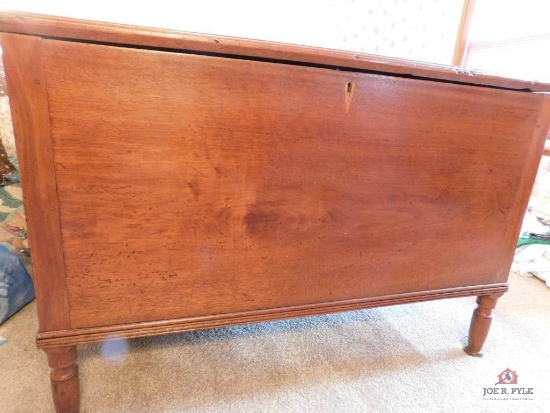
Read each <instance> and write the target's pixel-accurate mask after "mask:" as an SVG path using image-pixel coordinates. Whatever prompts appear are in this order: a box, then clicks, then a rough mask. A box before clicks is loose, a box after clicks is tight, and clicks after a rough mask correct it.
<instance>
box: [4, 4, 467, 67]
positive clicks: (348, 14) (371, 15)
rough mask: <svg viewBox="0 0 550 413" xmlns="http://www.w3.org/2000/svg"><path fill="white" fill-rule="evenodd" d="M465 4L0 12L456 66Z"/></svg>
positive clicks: (32, 7) (29, 7)
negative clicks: (298, 45)
mask: <svg viewBox="0 0 550 413" xmlns="http://www.w3.org/2000/svg"><path fill="white" fill-rule="evenodd" d="M462 3H463V0H340V1H338V0H271V1H267V0H263V1H259V0H258V1H250V0H226V1H223V0H195V1H179V2H176V1H174V0H155V1H147V2H141V1H139V0H136V1H116V0H111V1H108V0H94V1H78V0H73V1H70V0H0V8H4V9H14V10H23V11H31V12H35V13H44V14H54V15H62V16H68V17H78V18H84V19H90V20H102V21H110V22H118V23H129V24H135V25H144V26H152V27H162V28H169V29H177V30H183V31H192V32H200V33H211V34H217V35H226V36H238V37H246V38H255V39H262V40H273V41H281V42H287V43H297V44H303V45H311V46H320V47H329V48H336V49H345V50H351V51H357V52H365V53H373V54H382V55H387V56H395V57H401V58H408V59H414V60H423V61H429V62H437V63H447V64H450V63H451V60H452V55H453V51H454V44H455V39H456V34H457V30H458V25H459V21H460V15H461V10H462Z"/></svg>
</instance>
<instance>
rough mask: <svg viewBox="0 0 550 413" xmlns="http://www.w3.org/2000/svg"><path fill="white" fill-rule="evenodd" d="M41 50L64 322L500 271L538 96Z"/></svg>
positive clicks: (169, 313) (109, 52)
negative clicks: (67, 311) (62, 265)
mask: <svg viewBox="0 0 550 413" xmlns="http://www.w3.org/2000/svg"><path fill="white" fill-rule="evenodd" d="M44 44H45V49H44V54H45V60H46V72H47V79H48V95H49V102H50V114H51V127H52V139H53V145H54V153H55V168H56V177H57V185H58V193H59V204H60V214H61V226H62V233H63V248H64V254H65V262H66V271H67V286H68V290H69V301H70V307H71V323H72V327H73V328H85V327H92V326H101V325H111V324H118V323H130V322H142V321H154V320H164V319H172V318H183V317H195V316H204V315H209V314H222V313H238V312H243V311H253V310H259V309H265V308H279V307H291V306H297V305H308V304H315V303H327V302H338V301H344V300H353V299H360V298H369V297H377V296H383V295H387V294H402V293H411V292H422V291H426V290H438V289H445V288H455V287H466V286H475V285H486V284H495V283H503V282H506V279H507V276H508V270H509V268H507V267H506V266H505V261H504V260H503V251H508V250H509V247H510V245H512V244H514V243H515V242H516V240H515V239H512V238H511V236H512V235H513V234H512V233H510V232H509V231H508V230H507V229H508V228H509V227H510V226H512V227H513V228H519V227H518V225H519V223H518V222H517V215H518V214H517V212H518V208H520V207H521V206H518V203H517V199H516V192H517V191H518V189H519V188H520V186H521V185H522V179H523V175H524V170H525V167H526V164H528V163H529V162H537V161H538V158H537V156H538V157H540V153H537V151H536V150H532V149H531V148H532V142H533V130H534V129H535V127H536V125H537V121H538V118H539V111H540V109H541V104H542V101H543V97H542V96H541V95H535V94H529V93H524V92H516V91H505V90H498V89H491V88H482V87H475V86H465V85H455V84H445V83H440V82H431V81H422V80H414V79H402V78H396V77H386V76H379V75H371V74H364V73H351V72H340V71H337V70H329V69H322V68H310V67H302V66H295V65H282V64H274V63H268V62H258V61H248V60H241V59H238V60H236V59H227V58H220V57H213V56H199V55H188V54H181V53H170V52H162V51H153V50H136V49H130V48H119V47H110V46H104V45H95V44H81V43H74V42H64V41H56V40H44ZM349 83H352V85H353V87H352V88H351V90H352V91H353V93H352V97H351V100H350V96H348V90H350V88H348V87H347V85H348V84H349ZM538 143H541V144H542V141H541V142H537V144H538ZM535 146H536V145H535ZM536 147H538V146H536ZM540 152H542V146H540ZM524 196H525V195H524V194H523V195H522V197H524Z"/></svg>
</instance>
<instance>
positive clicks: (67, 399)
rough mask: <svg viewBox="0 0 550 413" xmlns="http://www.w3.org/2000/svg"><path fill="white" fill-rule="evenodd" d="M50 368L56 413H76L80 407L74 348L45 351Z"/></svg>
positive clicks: (57, 348)
mask: <svg viewBox="0 0 550 413" xmlns="http://www.w3.org/2000/svg"><path fill="white" fill-rule="evenodd" d="M46 354H47V356H48V365H49V366H50V367H51V368H52V371H51V373H50V380H51V384H52V395H53V401H54V405H55V410H56V412H57V413H77V412H78V410H79V405H80V382H79V380H78V366H77V365H76V347H75V346H69V347H56V348H51V349H48V350H46Z"/></svg>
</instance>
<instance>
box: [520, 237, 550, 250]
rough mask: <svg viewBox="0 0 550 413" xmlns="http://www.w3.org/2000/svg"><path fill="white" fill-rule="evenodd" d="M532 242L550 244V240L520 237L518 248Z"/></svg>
mask: <svg viewBox="0 0 550 413" xmlns="http://www.w3.org/2000/svg"><path fill="white" fill-rule="evenodd" d="M531 244H550V240H548V241H547V240H544V239H536V238H524V237H519V239H518V245H517V248H519V247H523V246H524V245H531Z"/></svg>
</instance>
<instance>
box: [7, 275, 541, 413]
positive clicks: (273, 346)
mask: <svg viewBox="0 0 550 413" xmlns="http://www.w3.org/2000/svg"><path fill="white" fill-rule="evenodd" d="M510 282H511V289H510V292H508V293H507V294H505V295H504V297H503V298H501V299H500V302H499V305H498V306H497V309H496V311H495V320H494V322H493V326H492V330H491V332H490V335H489V338H488V340H487V343H486V345H485V356H484V357H482V358H473V357H469V356H467V355H466V354H465V353H464V352H463V351H462V344H463V339H464V337H465V336H466V334H467V330H468V324H469V320H470V316H471V312H472V310H473V308H474V306H475V302H474V301H475V299H474V298H473V297H471V298H461V299H452V300H443V301H436V302H430V303H420V304H411V305H402V306H394V307H386V308H382V309H373V310H365V311H356V312H348V313H342V314H336V315H330V316H321V317H309V318H303V319H298V320H292V321H283V322H272V323H262V324H255V325H250V326H244V327H235V328H225V329H219V330H208V331H201V332H195V333H188V334H177V335H170V336H162V337H156V338H146V339H136V340H130V341H128V342H114V343H112V344H111V345H109V346H99V345H88V346H81V347H79V361H80V377H81V386H82V409H81V411H82V412H84V413H86V412H88V413H92V412H93V413H96V412H102V413H103V412H105V413H111V412H113V413H114V412H117V413H122V412H133V413H139V412H155V413H157V412H158V413H167V412H170V413H172V412H193V413H199V412H201V413H203V412H235V413H241V412H269V413H272V412H273V413H275V412H281V413H283V412H285V413H287V412H300V413H302V412H327V413H335V412H346V413H351V412H499V413H502V412H550V317H549V316H550V289H549V288H548V287H546V286H545V285H544V283H543V282H541V281H540V280H538V279H534V278H522V277H520V276H517V275H512V276H511V279H510ZM35 311H36V308H35V304H34V303H32V304H30V305H28V306H27V307H26V308H25V309H23V310H22V311H21V312H20V313H19V314H17V315H16V316H14V317H13V318H12V319H10V320H9V321H8V322H6V323H5V324H4V325H2V326H0V335H1V336H4V337H6V338H8V339H9V342H8V343H7V344H4V345H3V346H0V411H1V412H4V413H21V412H23V413H26V412H33V413H34V412H50V411H53V408H52V405H51V400H50V394H49V382H48V368H47V366H46V360H45V355H44V354H43V353H42V352H41V351H38V350H36V349H35V346H34V342H33V335H34V332H35V330H36V329H37V322H36V316H35ZM126 347H127V348H128V351H125V348H126ZM506 368H510V369H512V370H514V371H516V372H517V374H518V376H519V378H518V384H517V385H516V386H515V387H525V388H533V395H524V396H510V397H514V398H517V397H527V398H531V399H532V400H484V398H483V388H486V387H498V388H502V387H507V388H508V389H511V387H512V386H506V385H502V384H500V385H497V386H495V383H496V382H497V381H498V378H497V375H498V374H499V373H501V372H502V371H503V370H505V369H506ZM500 397H501V398H504V397H505V396H500Z"/></svg>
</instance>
